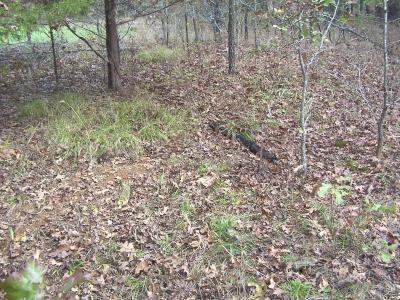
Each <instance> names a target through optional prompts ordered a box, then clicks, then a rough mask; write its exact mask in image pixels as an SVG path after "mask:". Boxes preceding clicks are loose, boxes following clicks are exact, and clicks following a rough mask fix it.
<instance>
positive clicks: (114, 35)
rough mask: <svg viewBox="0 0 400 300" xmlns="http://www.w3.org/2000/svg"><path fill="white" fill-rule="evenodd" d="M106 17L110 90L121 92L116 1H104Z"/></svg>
mask: <svg viewBox="0 0 400 300" xmlns="http://www.w3.org/2000/svg"><path fill="white" fill-rule="evenodd" d="M104 10H105V15H106V46H107V58H108V63H107V69H108V88H109V89H111V90H114V91H118V90H121V88H122V85H121V72H120V56H119V40H118V29H117V22H116V1H115V0H104Z"/></svg>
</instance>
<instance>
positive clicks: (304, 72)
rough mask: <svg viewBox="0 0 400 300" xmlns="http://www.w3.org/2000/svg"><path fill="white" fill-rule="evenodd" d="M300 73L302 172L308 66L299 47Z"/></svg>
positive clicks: (305, 158) (305, 143)
mask: <svg viewBox="0 0 400 300" xmlns="http://www.w3.org/2000/svg"><path fill="white" fill-rule="evenodd" d="M298 55H299V61H300V67H301V73H302V75H303V91H302V94H301V104H300V128H301V137H300V161H301V165H302V169H303V171H304V172H306V170H307V115H308V111H307V107H308V105H307V102H308V101H307V100H308V99H307V93H308V83H309V80H308V67H307V66H306V64H305V63H304V59H303V54H302V53H301V49H300V47H299V49H298Z"/></svg>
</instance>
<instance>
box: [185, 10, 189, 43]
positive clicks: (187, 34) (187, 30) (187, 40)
mask: <svg viewBox="0 0 400 300" xmlns="http://www.w3.org/2000/svg"><path fill="white" fill-rule="evenodd" d="M185 33H186V49H189V29H188V15H187V5H186V4H185Z"/></svg>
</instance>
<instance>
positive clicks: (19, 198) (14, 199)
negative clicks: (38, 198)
mask: <svg viewBox="0 0 400 300" xmlns="http://www.w3.org/2000/svg"><path fill="white" fill-rule="evenodd" d="M28 200H29V196H28V195H27V194H24V193H19V194H15V195H13V196H11V197H10V198H9V199H8V202H9V203H10V204H12V205H18V204H24V203H26V202H27V201H28Z"/></svg>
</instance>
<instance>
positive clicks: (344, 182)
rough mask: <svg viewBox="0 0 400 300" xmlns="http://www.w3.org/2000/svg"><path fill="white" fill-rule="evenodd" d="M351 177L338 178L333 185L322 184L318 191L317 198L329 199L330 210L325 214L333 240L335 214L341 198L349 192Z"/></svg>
mask: <svg viewBox="0 0 400 300" xmlns="http://www.w3.org/2000/svg"><path fill="white" fill-rule="evenodd" d="M349 183H351V177H344V176H340V177H338V178H336V180H335V182H334V183H329V182H324V183H322V185H321V187H320V188H319V190H318V197H320V198H325V197H327V196H329V198H330V210H329V212H328V213H327V214H326V218H327V223H328V228H329V231H330V233H331V236H332V238H335V235H336V231H337V226H336V220H337V213H338V211H337V210H338V209H337V208H338V207H339V206H340V205H342V204H343V202H344V200H343V197H344V196H346V195H348V194H349V193H350V190H351V186H350V185H349Z"/></svg>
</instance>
